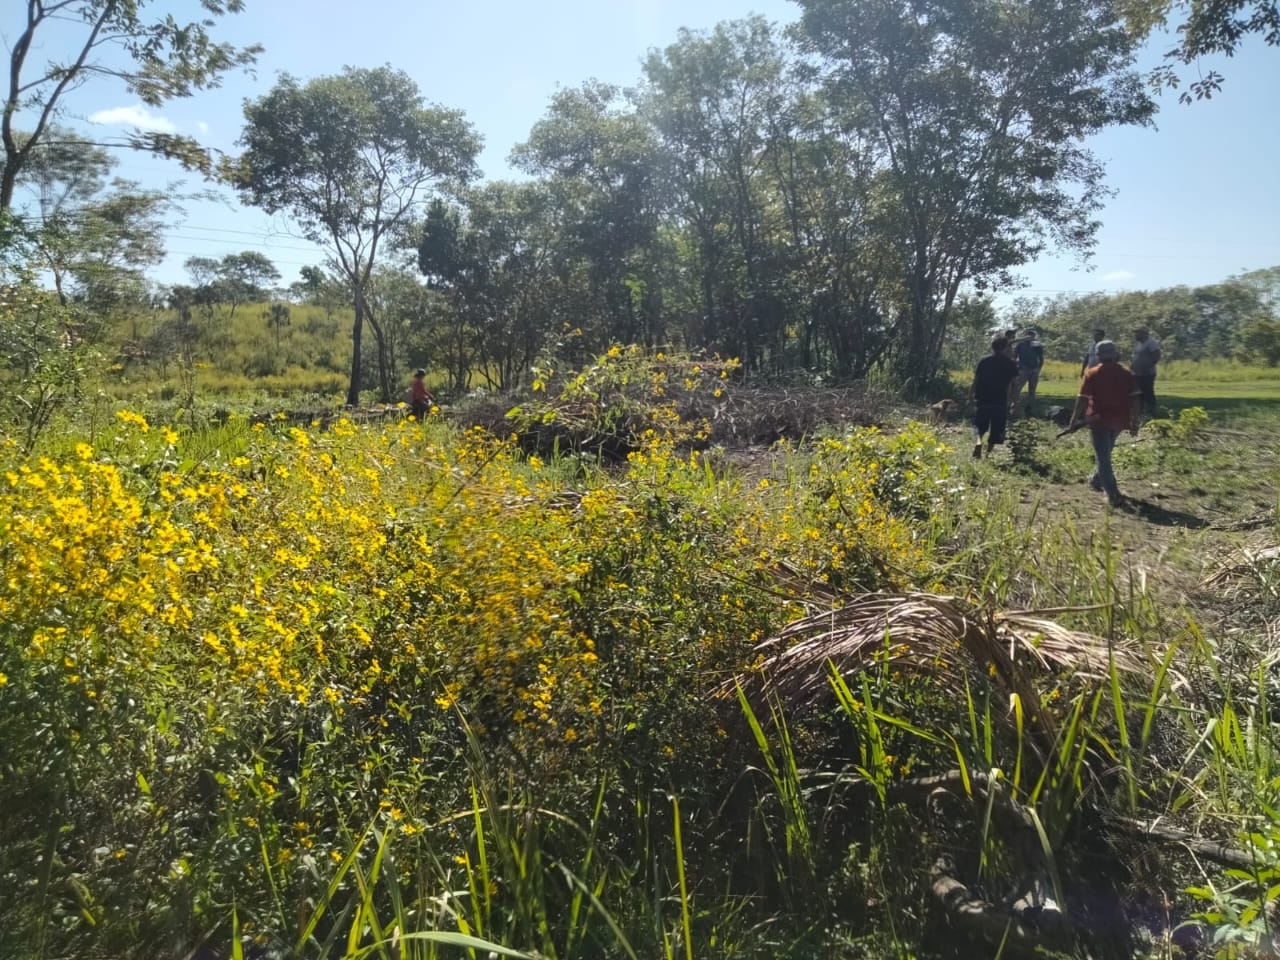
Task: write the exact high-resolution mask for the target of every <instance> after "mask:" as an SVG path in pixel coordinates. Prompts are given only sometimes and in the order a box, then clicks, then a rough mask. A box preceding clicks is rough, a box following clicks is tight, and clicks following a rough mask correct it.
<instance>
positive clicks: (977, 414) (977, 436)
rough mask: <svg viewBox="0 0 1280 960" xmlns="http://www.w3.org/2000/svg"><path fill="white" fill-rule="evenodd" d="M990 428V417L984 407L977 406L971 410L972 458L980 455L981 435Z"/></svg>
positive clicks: (978, 457)
mask: <svg viewBox="0 0 1280 960" xmlns="http://www.w3.org/2000/svg"><path fill="white" fill-rule="evenodd" d="M990 428H991V419H990V417H988V416H987V409H986V408H985V407H978V409H977V410H975V411H974V412H973V459H975V460H978V459H981V457H982V435H983V434H984V433H986V432H987V430H989V429H990Z"/></svg>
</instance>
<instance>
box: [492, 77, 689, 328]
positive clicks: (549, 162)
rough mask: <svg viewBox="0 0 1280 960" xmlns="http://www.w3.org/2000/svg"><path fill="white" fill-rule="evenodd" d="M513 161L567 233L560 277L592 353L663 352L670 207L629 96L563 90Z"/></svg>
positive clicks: (594, 88) (604, 87) (602, 88)
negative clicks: (542, 191)
mask: <svg viewBox="0 0 1280 960" xmlns="http://www.w3.org/2000/svg"><path fill="white" fill-rule="evenodd" d="M511 158H512V161H513V162H514V164H515V165H516V166H517V167H519V168H520V169H522V170H524V171H525V172H527V173H530V174H533V175H535V176H539V177H541V178H543V180H544V182H545V183H546V185H547V188H548V189H549V190H550V192H551V193H550V199H551V203H552V205H553V208H554V211H555V213H554V216H555V217H556V218H557V219H558V220H559V221H560V223H561V224H562V234H561V236H562V241H563V243H562V246H561V250H560V254H559V258H558V259H559V264H558V266H557V268H556V269H557V270H558V271H559V272H560V274H561V275H562V276H564V277H566V279H567V280H568V282H567V283H566V291H565V292H566V296H567V297H569V298H570V300H571V304H570V307H571V310H572V313H573V315H574V316H575V317H577V318H579V319H578V321H577V323H575V324H574V326H575V327H581V329H582V330H583V334H584V339H585V340H586V343H585V344H584V345H585V346H586V348H587V349H588V350H593V349H598V348H600V347H604V346H607V345H608V344H609V343H610V342H623V343H647V344H656V343H660V342H662V340H663V339H664V338H665V335H666V331H665V327H664V311H663V303H662V293H663V291H662V283H661V263H662V259H663V258H662V255H661V253H660V251H661V250H662V242H661V238H660V227H661V222H662V212H663V209H664V207H665V200H664V198H663V196H662V189H663V183H662V180H661V178H660V160H659V153H658V146H657V143H656V141H655V138H654V136H653V130H652V128H651V126H650V125H649V124H647V123H646V122H645V120H644V118H643V117H641V116H640V115H639V114H638V112H637V110H636V108H635V104H634V102H633V101H632V98H631V97H630V96H629V95H628V94H627V92H626V91H624V90H622V89H621V88H619V87H616V86H613V85H610V84H605V83H599V82H597V81H589V82H587V83H584V84H582V85H581V86H580V87H576V88H572V89H568V90H561V91H560V92H558V93H557V94H556V95H555V96H554V97H553V98H552V101H551V106H550V108H549V109H548V111H547V115H546V116H545V117H544V118H543V119H541V120H539V121H538V122H537V123H536V124H535V125H534V127H533V130H532V131H530V134H529V139H528V141H527V142H525V143H523V144H521V145H519V146H517V147H516V148H515V150H514V151H513V152H512V155H511Z"/></svg>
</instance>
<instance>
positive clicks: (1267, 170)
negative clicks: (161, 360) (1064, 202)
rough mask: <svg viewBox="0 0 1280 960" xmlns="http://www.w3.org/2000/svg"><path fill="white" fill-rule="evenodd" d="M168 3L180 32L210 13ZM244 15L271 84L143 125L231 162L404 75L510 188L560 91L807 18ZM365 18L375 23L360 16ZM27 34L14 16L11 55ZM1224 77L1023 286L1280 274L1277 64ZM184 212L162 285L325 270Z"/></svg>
mask: <svg viewBox="0 0 1280 960" xmlns="http://www.w3.org/2000/svg"><path fill="white" fill-rule="evenodd" d="M17 6H18V5H17V4H13V3H9V4H8V7H9V8H10V13H9V14H7V15H6V17H8V18H11V17H14V16H16V15H17V13H18V10H17ZM157 6H158V7H159V8H161V9H163V8H164V7H165V6H166V5H165V4H164V3H160V4H158V5H157ZM168 6H170V7H171V8H172V9H173V11H174V13H175V15H176V16H178V17H183V16H189V15H191V11H192V10H193V9H194V8H195V6H196V5H195V4H194V3H187V2H174V3H171V4H169V5H168ZM247 6H248V7H249V9H248V10H247V11H246V12H245V13H243V14H240V15H238V16H234V17H229V18H227V19H226V20H225V21H224V22H223V23H222V24H221V25H220V27H219V31H218V32H219V36H220V37H223V38H225V39H228V40H230V41H232V42H234V43H240V44H243V43H251V42H258V43H262V44H263V45H264V46H265V48H266V49H265V52H264V54H263V55H262V57H261V59H260V60H259V64H258V67H257V70H256V77H251V76H244V75H237V76H232V77H229V78H227V80H226V81H225V83H224V86H223V87H222V88H221V89H219V90H215V91H211V92H209V93H205V94H200V95H198V96H196V97H195V98H192V99H190V100H185V101H176V102H174V103H172V104H168V105H166V106H165V108H164V109H163V111H161V115H160V116H154V115H153V116H149V117H146V118H145V119H146V122H148V123H151V124H156V125H164V126H167V127H168V128H170V129H177V130H180V131H181V132H184V133H190V134H193V135H197V136H199V137H201V138H202V139H204V140H205V142H207V143H208V144H210V145H211V146H213V147H216V148H219V149H223V150H228V151H232V150H234V149H235V147H234V144H235V140H236V137H237V136H238V134H239V129H240V125H241V121H242V113H241V104H242V102H243V100H244V99H245V98H246V97H249V98H252V97H256V96H259V95H261V94H263V93H265V92H266V90H267V89H268V88H269V87H270V85H271V83H272V82H273V81H274V79H275V77H276V75H277V74H278V73H279V72H282V71H285V72H289V73H292V74H294V75H295V76H298V77H301V78H304V79H305V78H309V77H312V76H318V75H322V74H326V73H333V72H336V71H338V70H340V69H341V68H342V67H343V66H344V65H353V66H377V65H380V64H383V63H390V64H392V65H393V66H396V67H399V68H401V69H404V70H405V71H407V72H408V73H409V74H410V75H411V76H412V77H413V78H414V79H415V80H416V81H417V83H418V84H419V86H420V88H421V89H422V91H423V94H424V96H425V97H426V98H427V99H428V100H433V101H436V102H438V103H441V104H443V105H445V106H448V107H453V108H458V109H461V110H463V111H464V112H465V113H466V115H467V117H468V119H469V120H470V121H471V122H472V123H473V124H475V126H476V127H477V128H478V129H479V131H480V132H481V134H482V135H483V136H484V139H485V149H484V152H483V154H482V155H481V158H480V163H481V168H482V169H483V171H484V174H485V176H486V177H488V178H493V179H496V178H501V177H504V176H507V175H508V173H509V171H508V168H507V166H506V157H507V155H508V153H509V152H510V150H511V148H512V146H514V145H515V144H516V143H518V142H520V141H522V140H523V139H525V137H526V136H527V134H528V132H529V129H530V127H531V126H532V125H533V124H534V123H535V122H536V121H537V120H538V119H539V118H540V117H541V116H542V115H543V113H544V112H545V110H546V107H547V104H548V101H549V98H550V97H551V95H552V94H553V93H554V92H555V90H556V89H557V88H558V87H566V86H567V87H572V86H576V85H578V84H579V83H581V82H582V81H583V80H586V79H588V78H592V77H594V78H597V79H600V80H605V81H609V82H614V83H618V84H622V85H630V84H634V83H635V82H637V81H638V79H639V77H640V61H641V59H642V58H643V57H644V55H645V53H646V52H647V51H648V50H649V49H651V48H653V47H661V46H665V45H667V44H669V43H671V42H673V41H674V40H675V39H676V34H677V31H678V30H679V28H680V27H689V28H691V29H707V28H710V27H712V26H713V25H714V24H716V23H717V22H719V21H721V20H726V19H733V18H738V17H742V16H745V15H747V14H749V13H753V12H754V13H760V14H763V15H764V16H766V17H768V18H769V19H771V20H774V21H776V22H779V23H787V22H791V21H793V20H795V19H796V18H797V16H798V13H799V8H798V7H797V6H796V5H795V4H794V3H791V2H788V0H753V2H749V3H748V2H742V0H695V2H675V0H541V2H539V3H537V4H530V3H526V2H516V0H470V2H468V3H465V4H464V3H453V2H450V3H443V2H440V0H417V2H414V0H366V2H365V3H364V4H361V5H352V4H350V3H349V2H338V0H307V2H306V3H286V2H284V0H248V4H247ZM362 10H367V11H368V12H369V15H368V16H364V17H362V16H361V15H360V12H361V11H362ZM15 27H16V24H11V22H6V19H5V18H0V33H2V34H3V38H4V39H5V40H6V41H7V40H9V39H11V38H12V37H13V36H14V35H15V34H16V29H15ZM6 45H7V44H6ZM1166 45H1167V43H1164V42H1157V43H1156V44H1154V49H1153V50H1151V51H1148V52H1147V54H1146V55H1145V56H1144V58H1143V62H1144V64H1151V63H1154V62H1156V60H1157V59H1158V53H1159V52H1160V51H1161V50H1163V49H1164V46H1166ZM1214 65H1215V64H1204V65H1202V68H1203V69H1206V70H1207V69H1208V68H1209V67H1210V66H1214ZM1220 69H1221V72H1223V73H1224V74H1225V75H1226V77H1227V83H1226V87H1225V90H1224V91H1223V93H1221V94H1220V95H1218V96H1216V97H1215V98H1214V99H1213V100H1211V101H1208V102H1202V103H1199V104H1196V105H1193V106H1190V107H1187V106H1182V105H1180V104H1178V103H1177V100H1176V97H1175V96H1172V95H1171V96H1167V97H1166V98H1164V101H1163V102H1162V106H1161V111H1160V114H1159V116H1158V118H1157V128H1156V129H1145V130H1134V129H1124V130H1112V131H1108V132H1106V133H1104V134H1102V135H1100V136H1099V137H1097V138H1096V139H1095V141H1094V142H1093V144H1092V146H1093V148H1094V150H1095V151H1096V152H1097V154H1098V155H1099V157H1100V158H1101V159H1102V160H1103V161H1104V162H1105V163H1106V165H1107V170H1108V182H1109V184H1110V185H1111V186H1112V187H1113V188H1114V189H1115V190H1116V191H1117V195H1116V196H1115V197H1113V198H1112V199H1111V200H1110V201H1109V202H1108V204H1107V207H1106V209H1104V210H1103V211H1102V214H1101V219H1102V222H1103V227H1102V230H1101V231H1100V233H1099V242H1098V247H1097V250H1096V253H1095V256H1094V258H1093V261H1092V264H1091V265H1090V266H1089V267H1087V268H1082V267H1080V266H1078V265H1077V264H1075V263H1074V262H1073V261H1072V260H1071V259H1070V258H1060V257H1045V258H1043V259H1042V260H1041V261H1039V262H1037V263H1034V264H1031V265H1028V267H1027V268H1025V269H1024V270H1023V271H1021V275H1022V277H1023V278H1024V279H1025V282H1026V287H1025V289H1024V290H1022V291H1021V293H1024V294H1027V295H1034V296H1043V295H1052V294H1055V293H1058V292H1083V291H1090V290H1120V289H1133V288H1156V287H1161V286H1169V285H1173V284H1179V283H1186V284H1192V285H1195V284H1200V283H1209V282H1213V281H1216V280H1218V279H1221V278H1223V277H1225V276H1228V275H1230V274H1232V273H1236V272H1239V271H1241V270H1245V269H1255V268H1260V267H1267V266H1274V265H1277V264H1280V186H1278V185H1277V183H1278V181H1277V173H1276V171H1277V169H1280V163H1278V162H1277V158H1278V157H1280V124H1277V122H1276V119H1277V114H1276V108H1275V105H1274V104H1275V99H1276V97H1277V95H1280V49H1277V48H1267V47H1265V46H1263V45H1262V44H1261V43H1260V42H1253V43H1250V44H1249V45H1248V46H1247V47H1246V49H1244V50H1243V51H1242V52H1241V53H1240V54H1239V55H1237V56H1236V57H1235V58H1233V59H1231V60H1227V61H1225V62H1224V63H1223V64H1221V65H1220ZM69 106H70V110H69V112H70V116H68V118H67V120H69V121H71V122H75V123H87V122H88V120H89V118H90V117H94V118H96V120H98V121H99V122H100V123H101V124H102V126H101V129H102V130H103V131H104V132H110V131H111V129H112V123H113V122H115V123H117V124H118V123H119V122H120V121H121V120H127V119H135V120H136V119H137V118H138V116H139V113H138V111H139V110H140V109H141V108H140V106H139V105H138V104H137V103H136V102H134V101H132V100H131V99H130V98H128V96H127V95H126V94H125V93H124V91H123V90H121V89H119V88H113V87H112V86H110V85H109V84H89V85H86V86H85V87H84V88H82V89H81V90H80V91H78V92H77V93H76V94H75V98H74V99H73V100H71V101H70V102H69ZM104 121H105V122H104ZM118 129H119V130H120V131H123V130H124V129H125V128H124V127H119V128H118ZM121 161H122V162H121V165H120V168H119V173H120V174H121V175H122V176H127V177H130V178H132V179H136V180H139V181H142V182H143V183H145V184H147V185H150V186H165V185H171V184H174V183H175V181H178V180H181V179H183V177H184V174H183V173H182V171H181V170H179V169H178V168H177V167H175V166H174V165H172V164H169V163H166V162H164V161H160V160H156V159H153V158H149V157H145V156H140V155H132V154H125V155H122V157H121ZM201 186H202V185H201V184H199V183H198V182H196V181H193V180H192V179H191V178H190V177H187V178H186V181H185V183H184V187H185V188H186V189H188V190H195V189H198V188H200V187H201ZM175 189H177V188H175ZM187 211H188V212H187V214H186V217H185V219H184V220H183V221H182V222H181V223H180V224H178V225H176V226H175V227H174V228H173V229H172V230H171V231H170V237H169V240H168V247H169V250H170V255H169V257H168V259H167V260H166V262H165V264H164V265H163V266H162V267H160V268H158V269H157V270H156V271H154V277H155V279H157V280H158V281H160V282H164V283H173V282H182V281H183V280H184V279H185V276H184V271H183V270H182V261H183V260H185V259H186V257H188V256H190V255H193V254H197V255H201V256H221V255H223V254H225V253H232V252H236V251H238V250H242V249H259V250H262V251H263V252H264V253H266V254H267V255H268V256H271V257H272V258H273V259H274V260H275V261H276V262H277V265H278V267H279V268H280V271H281V273H282V274H283V275H284V277H285V279H286V281H289V280H292V279H295V278H296V276H297V271H298V267H299V266H300V265H302V264H306V263H315V262H318V261H319V260H320V259H321V256H322V255H321V254H320V253H319V252H317V251H316V249H315V248H312V247H310V245H308V244H307V243H306V242H305V241H303V240H300V239H298V238H297V237H295V236H291V235H290V227H289V224H288V222H287V221H285V220H283V219H275V220H273V219H271V218H268V217H267V216H266V215H265V214H262V213H261V212H259V211H257V210H253V209H250V208H245V207H241V206H239V205H238V204H237V203H236V202H235V200H234V198H233V197H232V196H231V195H230V194H229V193H228V194H227V199H226V200H225V201H224V202H222V203H210V202H197V203H190V204H188V205H187Z"/></svg>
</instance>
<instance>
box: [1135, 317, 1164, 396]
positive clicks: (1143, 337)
mask: <svg viewBox="0 0 1280 960" xmlns="http://www.w3.org/2000/svg"><path fill="white" fill-rule="evenodd" d="M1159 362H1160V341H1159V340H1157V339H1156V338H1155V337H1153V336H1151V334H1150V332H1149V331H1148V330H1147V328H1146V327H1139V328H1138V329H1137V330H1135V331H1133V363H1132V364H1131V366H1132V368H1133V375H1134V376H1135V377H1137V378H1138V389H1139V390H1141V391H1142V412H1143V413H1145V414H1146V415H1147V416H1148V417H1154V416H1155V415H1156V364H1157V363H1159Z"/></svg>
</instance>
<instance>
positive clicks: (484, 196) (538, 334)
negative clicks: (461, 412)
mask: <svg viewBox="0 0 1280 960" xmlns="http://www.w3.org/2000/svg"><path fill="white" fill-rule="evenodd" d="M559 241H560V232H559V230H558V226H557V224H556V223H555V218H554V201H553V198H552V195H551V191H550V190H548V189H547V186H546V185H545V184H540V183H503V182H499V183H490V184H486V185H485V186H484V187H481V188H479V189H475V190H470V191H468V192H467V193H466V194H465V195H464V196H463V198H462V204H461V207H460V208H459V209H450V208H448V207H447V206H445V205H444V204H441V203H433V204H432V205H431V208H430V209H429V211H428V214H427V221H426V223H425V225H424V227H423V231H422V238H421V241H420V242H419V245H418V268H419V270H420V271H421V272H422V273H423V274H425V275H426V276H427V277H428V280H429V283H430V285H431V286H432V287H433V288H434V289H435V290H437V291H439V293H440V294H442V297H441V299H443V300H444V301H445V302H446V303H447V305H448V315H447V317H446V318H445V324H444V329H441V330H437V331H433V333H434V337H433V340H434V345H435V346H436V347H437V352H436V353H435V354H434V355H433V357H432V362H433V363H441V364H442V365H444V366H445V367H446V368H447V369H448V370H449V372H450V380H451V384H450V386H451V387H452V389H454V390H459V391H460V390H464V389H466V387H467V378H468V377H469V376H470V375H471V372H472V369H473V368H476V369H478V370H479V372H480V375H481V376H483V377H484V378H485V382H486V386H488V387H492V388H497V389H508V388H510V387H513V386H514V385H515V384H516V382H517V381H518V380H519V378H520V376H521V374H522V373H524V372H525V371H527V370H528V369H529V368H530V367H531V366H532V364H533V362H534V361H535V360H536V359H537V357H538V354H539V352H540V351H541V349H542V347H543V345H544V343H545V341H546V339H547V336H548V334H549V333H550V331H551V330H552V329H553V328H554V326H555V321H556V319H557V318H559V317H561V316H562V315H563V314H562V312H561V305H562V303H563V301H564V296H563V293H564V284H563V282H562V280H561V278H560V277H559V276H557V273H556V270H555V264H556V255H557V249H558V246H559Z"/></svg>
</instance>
